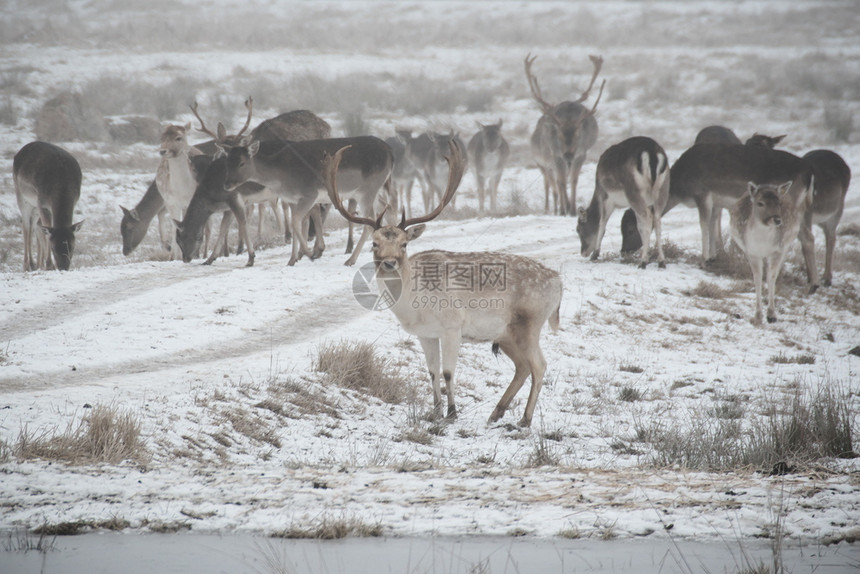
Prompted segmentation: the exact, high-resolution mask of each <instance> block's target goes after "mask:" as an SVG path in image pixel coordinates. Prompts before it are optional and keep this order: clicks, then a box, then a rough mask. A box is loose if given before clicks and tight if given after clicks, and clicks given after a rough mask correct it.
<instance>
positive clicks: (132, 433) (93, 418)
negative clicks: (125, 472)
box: [12, 405, 149, 464]
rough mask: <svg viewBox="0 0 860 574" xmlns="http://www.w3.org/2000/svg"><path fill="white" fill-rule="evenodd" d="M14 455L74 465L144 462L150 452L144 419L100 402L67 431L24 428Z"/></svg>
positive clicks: (13, 452)
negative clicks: (143, 431) (143, 436)
mask: <svg viewBox="0 0 860 574" xmlns="http://www.w3.org/2000/svg"><path fill="white" fill-rule="evenodd" d="M12 454H14V455H15V456H17V457H19V458H24V459H30V458H41V459H44V460H58V461H63V462H68V463H72V464H90V463H98V462H107V463H110V464H118V463H120V462H122V461H124V460H130V461H134V462H137V463H144V462H146V461H147V460H148V459H149V453H148V452H147V450H146V446H145V444H144V442H143V440H142V439H141V436H140V420H139V419H138V418H137V416H136V415H134V414H133V413H131V412H130V411H126V410H122V409H119V408H117V407H115V406H104V405H96V406H95V407H93V408H92V410H90V412H89V413H88V414H86V415H84V416H83V417H82V418H81V420H80V422H79V423H78V426H77V427H74V426H73V423H71V422H70V423H69V425H68V427H67V428H66V430H65V431H63V432H57V429H56V428H53V429H45V430H42V431H40V432H37V433H31V432H30V431H29V430H28V429H27V428H26V427H25V428H24V429H22V430H21V432H20V434H19V436H18V442H17V444H15V445H14V447H13V448H12Z"/></svg>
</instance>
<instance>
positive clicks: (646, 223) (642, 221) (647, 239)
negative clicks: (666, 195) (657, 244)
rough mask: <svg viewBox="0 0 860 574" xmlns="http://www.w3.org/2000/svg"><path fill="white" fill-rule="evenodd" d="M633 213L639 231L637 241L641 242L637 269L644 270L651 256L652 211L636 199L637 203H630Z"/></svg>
mask: <svg viewBox="0 0 860 574" xmlns="http://www.w3.org/2000/svg"><path fill="white" fill-rule="evenodd" d="M631 203H634V205H631V207H632V208H633V213H634V214H635V215H636V228H637V229H638V230H639V240H640V241H641V242H642V253H641V254H640V255H639V268H640V269H645V267H647V266H648V259H649V256H650V255H651V227H652V226H653V219H654V217H653V211H652V210H651V208H650V207H648V206H646V205H645V202H644V201H642V200H641V199H638V198H637V201H635V202H631Z"/></svg>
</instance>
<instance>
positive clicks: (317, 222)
mask: <svg viewBox="0 0 860 574" xmlns="http://www.w3.org/2000/svg"><path fill="white" fill-rule="evenodd" d="M310 216H311V219H313V221H314V229H316V234H315V235H316V237H315V238H314V250H313V253H312V254H311V259H312V260H313V259H319V258H320V257H321V256H322V254H323V251H325V239H324V238H323V227H322V226H323V223H322V214H321V213H320V210H319V205H316V206H314V208H313V209H311V212H310ZM350 226H352V224H351V223H350Z"/></svg>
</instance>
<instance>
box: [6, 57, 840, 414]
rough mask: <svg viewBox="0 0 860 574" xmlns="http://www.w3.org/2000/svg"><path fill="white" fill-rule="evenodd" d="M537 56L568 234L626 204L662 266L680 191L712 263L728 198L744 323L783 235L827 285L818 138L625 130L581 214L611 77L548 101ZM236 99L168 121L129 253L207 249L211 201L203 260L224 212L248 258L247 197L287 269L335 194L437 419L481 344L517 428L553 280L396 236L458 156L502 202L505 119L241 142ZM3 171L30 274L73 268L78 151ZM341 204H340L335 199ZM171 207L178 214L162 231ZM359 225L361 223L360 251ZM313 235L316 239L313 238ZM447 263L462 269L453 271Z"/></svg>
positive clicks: (625, 231)
mask: <svg viewBox="0 0 860 574" xmlns="http://www.w3.org/2000/svg"><path fill="white" fill-rule="evenodd" d="M534 62H535V58H534V57H531V56H530V55H529V56H527V57H526V59H525V61H524V65H525V73H526V77H527V79H528V83H529V87H530V89H531V93H532V95H533V97H534V99H535V101H536V102H537V103H538V104H539V105H540V107H541V110H542V112H543V115H542V116H541V117H540V119H539V120H538V123H537V126H536V128H535V130H534V133H533V134H532V136H531V148H532V152H533V157H534V160H535V162H536V163H537V165H538V168H539V169H540V172H541V173H542V175H543V180H544V192H545V209H546V211H547V212H549V210H550V197H552V206H553V211H554V212H555V213H557V214H561V215H573V214H574V213H576V214H577V215H578V222H577V227H576V229H577V233H578V235H579V237H580V241H581V252H582V255H583V256H585V257H591V259H597V258H598V257H599V254H600V244H601V241H602V239H603V235H604V233H605V231H606V224H607V221H608V220H609V217H610V215H611V214H612V212H613V211H614V210H615V209H616V208H628V209H627V212H625V214H624V217H623V218H622V235H623V244H622V251H628V252H633V251H635V250H637V249H639V248H640V247H641V248H642V250H641V258H640V267H643V268H644V267H645V266H646V265H647V263H648V262H649V258H650V254H649V251H650V246H649V242H650V236H651V231H652V229H653V231H654V233H655V235H656V238H655V239H656V249H657V261H658V264H659V266H660V267H665V258H664V255H663V250H662V240H661V218H662V216H663V215H664V214H665V213H666V212H667V211H669V210H670V209H671V208H672V207H674V206H675V205H677V204H678V203H684V204H686V205H690V206H695V207H696V208H697V209H698V212H699V221H700V225H701V232H702V256H703V260H704V262H705V263H706V264H707V263H708V262H709V261H711V260H712V259H713V258H714V257H715V256H716V254H717V251H718V250H719V249H721V248H722V246H723V243H722V237H721V228H720V214H721V211H722V209H723V208H725V209H729V210H730V214H731V234H732V238H733V240H734V241H735V243H737V245H738V246H739V247H740V248H741V249H742V250H743V251H744V252H745V253H746V255H747V258H748V260H749V262H750V266H751V268H752V273H753V278H754V281H755V289H756V310H755V316H754V319H753V321H754V323H756V324H759V323H761V322H762V315H763V313H762V281H763V271H764V267H765V265H766V266H767V281H768V307H767V314H766V317H767V320H768V322H772V321H775V320H776V312H775V305H774V290H775V285H774V283H775V280H776V277H777V275H778V274H779V272H780V268H781V266H782V263H783V260H784V259H785V256H786V252H787V248H788V246H789V245H790V244H791V243H792V242H793V240H794V238H795V237H799V238H800V241H801V246H802V250H803V254H804V257H805V260H806V268H807V274H808V279H809V284H810V291H814V290H815V289H816V288H817V287H818V284H819V279H818V271H817V268H816V263H815V251H814V244H813V235H812V225H813V224H818V225H820V226H821V227H822V229H823V230H824V234H825V238H826V262H825V271H824V277H823V282H824V284H825V285H829V284H830V282H831V280H832V256H833V247H834V244H835V232H836V226H837V224H838V223H839V219H840V217H841V215H842V210H843V205H844V200H845V195H846V192H847V189H848V185H849V182H850V177H851V172H850V169H849V168H848V166H847V165H846V164H845V162H844V161H843V160H842V158H841V157H839V156H838V155H837V154H835V153H834V152H832V151H828V150H815V151H812V152H810V153H808V154H807V155H805V156H804V157H803V158H800V157H797V156H795V155H792V154H790V153H788V152H785V151H781V150H776V149H774V146H775V145H776V144H777V143H778V142H779V140H780V139H781V137H779V138H769V137H766V136H760V135H755V136H753V137H752V138H750V139H749V140H748V141H747V142H746V143H745V144H744V143H741V141H740V140H739V139H738V138H737V136H735V134H734V133H733V132H732V131H731V130H729V129H727V128H724V127H721V126H711V127H708V128H705V129H704V130H702V131H701V132H700V133H699V136H698V137H697V139H696V142H695V144H694V145H693V146H692V147H691V148H690V149H688V150H687V151H686V152H684V153H683V154H682V155H681V156H680V157H679V158H678V160H677V161H676V162H675V163H674V164H673V165H672V166H671V168H670V166H669V160H668V157H667V156H666V152H665V151H664V150H663V148H662V147H661V146H660V145H659V144H658V143H657V142H656V141H654V140H653V139H651V138H649V137H642V136H640V137H632V138H629V139H626V140H624V141H622V142H620V143H618V144H616V145H613V146H610V147H609V148H608V149H606V150H605V151H604V152H603V154H602V155H601V156H600V159H599V161H598V163H597V172H596V178H595V189H594V194H593V196H592V199H591V202H590V203H589V205H588V206H587V207H580V208H579V209H578V210H577V209H576V204H577V201H576V187H577V180H578V178H579V173H580V170H581V168H582V165H583V162H584V160H585V157H586V154H587V152H588V151H589V149H590V148H591V147H592V146H593V145H594V144H595V142H596V141H597V134H598V127H597V120H596V109H597V105H598V103H599V101H600V98H601V96H602V94H603V89H604V86H605V83H606V82H605V80H604V81H603V83H602V84H601V86H600V91H599V94H598V96H597V98H596V99H595V102H594V104H593V105H592V106H591V108H590V109H589V108H587V107H586V106H585V105H584V102H585V101H586V100H587V99H588V97H589V95H590V92H591V90H592V88H593V86H594V83H595V80H596V79H597V77H598V75H599V73H600V70H601V67H602V64H603V59H602V58H601V57H597V56H591V62H592V66H593V73H592V76H591V81H590V83H589V85H588V87H587V88H586V89H585V90H584V91H583V92H582V94H581V95H580V97H579V98H578V99H577V100H575V101H564V102H561V103H559V104H552V103H549V102H547V101H546V100H545V99H544V98H543V96H542V93H541V89H540V86H539V84H538V80H537V77H536V76H535V75H534V73H533V72H532V65H533V64H534ZM245 105H246V108H247V109H248V118H247V120H246V122H245V125H244V127H243V128H242V129H241V130H240V131H239V132H238V133H237V134H235V135H228V134H227V133H226V130H225V128H224V126H223V125H222V124H220V123H219V124H218V127H217V129H216V131H215V132H213V131H211V130H209V128H207V127H206V125H205V123H204V122H203V120H202V119H201V118H200V116H199V115H198V113H197V105H196V103H195V104H194V105H192V107H191V108H192V111H193V112H194V115H195V116H196V117H197V119H198V120H199V121H200V126H201V127H200V130H201V131H202V132H204V133H206V134H208V135H210V136H211V137H212V138H213V139H212V140H210V141H207V142H204V143H202V144H197V145H193V146H192V145H191V144H189V143H188V135H189V132H190V130H191V125H190V123H189V124H186V125H184V126H178V125H172V126H168V127H167V128H166V129H165V130H164V132H163V135H162V142H161V148H160V153H161V155H162V158H163V159H162V161H161V164H160V166H159V168H158V172H157V175H156V178H155V180H154V181H153V182H152V184H151V185H150V186H149V188H148V189H147V191H146V193H145V195H144V196H143V198H142V199H141V200H140V202H139V203H138V204H137V205H136V206H135V207H134V208H133V209H127V208H124V207H123V208H122V211H123V218H122V222H121V225H120V230H121V234H122V239H123V253H124V254H126V255H128V254H129V253H131V251H132V250H134V248H135V247H136V246H137V245H138V244H139V243H140V242H141V240H142V239H143V237H144V235H145V234H146V231H147V229H148V227H149V225H150V222H151V221H152V219H153V218H155V217H156V216H157V217H158V219H159V224H158V228H159V233H160V234H161V238H162V243H163V244H165V245H166V246H167V247H168V248H169V250H170V253H171V254H172V256H178V255H180V254H181V257H182V259H183V260H184V261H186V262H188V261H191V259H192V258H193V257H195V256H196V255H197V254H198V253H199V252H200V249H201V247H203V249H204V253H205V251H207V250H208V235H209V226H208V221H209V219H210V216H211V215H212V214H213V213H215V212H223V214H224V215H223V217H222V220H221V227H220V230H219V235H218V238H217V239H216V241H215V247H214V249H212V251H211V253H210V254H209V256H208V258H207V259H206V260H205V263H206V264H210V263H212V262H213V261H214V260H215V258H216V257H218V255H219V254H222V253H225V252H226V250H227V231H228V229H229V227H230V224H231V222H232V218H233V217H235V218H236V220H237V223H238V226H239V235H240V248H241V245H242V244H244V246H245V247H246V249H247V251H248V262H247V265H248V266H251V265H253V263H254V257H255V254H254V243H253V242H252V241H251V239H250V234H249V232H248V228H247V225H246V221H247V218H246V205H249V204H258V205H259V206H260V217H261V219H262V214H263V211H262V210H263V205H270V206H272V208H273V210H274V212H275V215H276V217H277V218H278V221H279V223H282V225H283V230H284V234H285V238H286V239H287V240H290V241H291V244H292V253H291V257H290V260H289V263H288V264H289V265H294V264H295V263H296V262H297V261H298V260H299V259H300V258H301V257H303V256H308V257H309V258H312V259H313V258H317V257H319V256H320V255H321V254H322V252H323V250H324V249H325V243H324V239H323V235H324V234H323V232H322V229H323V227H322V225H323V218H324V216H325V214H326V209H325V207H324V205H325V204H331V205H333V206H334V207H335V209H336V210H337V211H338V212H339V213H340V214H341V215H343V216H344V217H345V218H346V219H347V221H349V223H350V230H349V234H350V235H349V241H348V244H347V252H348V253H350V252H351V255H350V257H349V259H348V260H347V262H346V263H347V264H348V265H352V264H354V263H355V261H356V259H357V257H358V255H359V254H360V252H361V249H362V246H363V245H364V243H365V241H366V240H367V239H368V238H371V241H372V245H373V247H372V252H373V258H374V262H375V265H376V274H377V278H378V279H379V281H380V282H381V283H380V284H381V285H382V284H384V282H385V281H387V280H390V279H392V278H395V277H396V278H398V280H399V281H400V282H401V283H402V288H401V289H400V293H401V296H400V297H399V298H398V299H397V300H396V301H394V302H393V305H392V307H391V308H392V310H393V312H394V314H395V315H396V317H397V318H398V320H399V321H400V323H401V324H402V326H403V328H404V330H405V331H407V332H408V333H410V334H412V335H415V336H417V337H418V339H419V341H420V343H421V346H422V348H423V350H424V354H425V358H426V361H427V366H428V369H429V371H430V377H431V381H432V385H433V396H434V409H435V412H436V414H437V415H438V416H443V414H444V413H443V406H442V387H441V382H442V380H444V381H445V388H446V389H447V403H448V405H447V416H449V417H453V416H455V415H456V412H457V409H456V404H455V399H454V372H455V367H456V363H457V356H458V353H459V347H460V344H461V342H462V341H464V340H465V341H489V342H492V344H493V350H494V352H498V351H499V350H501V351H503V352H504V353H505V354H506V355H508V356H509V357H510V358H511V360H512V361H513V362H514V365H515V374H514V377H513V380H512V381H511V383H510V384H509V386H508V388H507V390H506V391H505V393H504V394H503V396H502V398H501V400H500V401H499V403H498V405H497V406H496V408H495V410H494V411H493V413H492V415H491V416H490V419H489V420H490V422H493V421H496V420H498V419H499V418H500V417H501V416H502V415H503V414H504V412H505V410H507V408H508V407H509V406H510V403H511V401H512V399H513V397H514V396H515V395H516V393H517V392H518V391H519V389H520V388H521V387H522V385H523V383H524V382H525V380H526V378H528V376H529V374H531V377H532V385H531V391H530V394H529V398H528V401H527V403H526V407H525V410H524V414H523V417H522V419H521V420H520V424H521V425H523V426H528V425H530V424H531V420H532V416H533V413H534V408H535V405H536V403H537V398H538V394H539V393H540V389H541V385H542V381H543V375H544V372H545V370H546V361H545V360H544V357H543V354H542V352H541V349H540V344H539V339H540V333H541V330H542V328H543V325H544V324H545V323H547V322H549V323H550V325H551V326H552V327H553V329H557V328H558V325H559V310H560V304H561V296H562V283H561V279H560V277H559V274H558V273H557V272H555V271H553V270H551V269H549V268H547V267H545V266H543V265H541V264H540V263H538V262H536V261H534V260H532V259H529V258H526V257H521V256H517V255H511V254H505V253H453V252H445V251H425V252H422V253H418V254H414V255H412V256H408V255H407V252H406V248H407V245H408V243H409V242H410V241H412V240H413V239H416V238H418V237H419V236H420V235H421V234H422V233H423V231H424V229H425V223H426V222H427V221H430V220H432V219H434V218H436V217H437V216H438V215H439V214H440V213H441V212H442V211H443V209H444V208H445V207H446V206H447V205H448V204H449V203H453V202H454V200H455V191H456V190H457V188H458V186H459V184H460V180H461V178H462V176H463V173H464V172H465V170H466V166H467V165H471V166H472V167H473V169H474V171H475V176H476V181H477V191H478V203H479V209H480V210H481V211H483V210H484V205H485V199H486V197H485V196H488V199H489V207H490V209H491V210H495V209H496V206H497V192H498V185H499V180H500V178H501V175H502V172H503V170H504V168H505V165H506V162H507V159H508V156H509V154H510V148H509V146H508V143H507V141H506V140H505V138H504V137H503V136H502V133H501V128H502V121H501V120H499V122H498V123H496V124H491V125H479V127H480V129H479V131H478V132H477V133H476V134H475V136H474V137H473V138H472V139H471V140H470V141H469V143H468V146H464V145H463V142H462V141H460V139H459V137H458V136H457V135H456V134H455V133H454V132H451V133H448V134H440V133H435V132H429V133H425V134H422V135H420V136H418V137H413V136H412V134H411V132H408V131H398V132H397V136H396V137H394V138H389V139H388V140H385V141H383V140H381V139H379V138H376V137H373V136H358V137H348V138H331V128H330V126H329V124H328V123H326V122H325V121H324V120H322V119H321V118H319V117H317V116H316V115H314V114H313V113H311V112H309V111H305V110H300V111H294V112H288V113H285V114H281V115H280V116H277V117H275V118H271V119H269V120H266V121H264V122H263V123H261V124H260V125H259V126H257V127H256V128H254V129H253V130H252V131H251V132H250V133H249V134H248V135H247V136H243V134H244V132H245V131H246V130H247V128H248V127H249V125H250V121H251V115H252V110H253V101H252V100H251V98H249V99H248V101H246V102H245ZM467 156H468V159H467ZM13 179H14V183H15V189H16V194H17V199H18V204H19V206H20V209H21V214H22V222H23V223H22V227H23V234H24V245H25V248H24V270H25V271H27V270H30V269H35V268H37V266H38V268H41V269H48V268H52V267H53V266H54V262H53V261H52V254H53V259H54V261H55V262H56V267H57V268H59V269H68V268H69V265H70V262H71V257H72V253H73V250H74V244H75V232H76V231H77V230H78V229H79V228H80V225H81V223H82V222H78V223H74V224H73V223H72V213H73V210H74V206H75V203H76V201H77V200H78V198H79V196H80V186H81V170H80V167H79V165H78V163H77V161H76V160H75V159H74V158H73V157H72V156H71V155H70V154H69V153H67V152H66V151H64V150H62V149H61V148H59V147H57V146H54V145H52V144H48V143H44V142H32V143H29V144H27V145H25V146H24V147H23V148H22V149H21V150H20V151H19V152H18V153H17V155H16V156H15V159H14V163H13ZM416 180H417V181H418V182H419V184H420V186H421V188H422V199H423V205H424V215H421V216H418V217H413V216H412V202H411V191H412V187H413V183H414V182H415V181H416ZM568 182H569V183H570V192H568V189H567V188H568ZM343 200H347V205H346V206H345V205H344V203H343ZM278 201H280V202H281V204H282V211H283V217H282V218H281V216H280V215H279V212H278V209H277V205H278ZM398 206H402V208H400V209H398ZM398 211H400V214H401V216H400V220H399V222H398V221H397V214H398ZM165 212H166V213H169V215H170V218H171V219H172V220H173V223H174V225H175V232H174V233H171V234H169V240H167V241H165V233H166V232H165V224H166V223H167V221H165V218H164V214H165ZM359 214H360V215H359ZM36 224H38V226H39V227H40V228H41V229H42V230H43V231H44V233H37V234H36V245H37V262H36V263H34V261H33V259H32V252H31V243H32V239H31V237H32V230H33V226H34V225H36ZM353 224H356V225H360V226H362V228H363V231H362V234H361V237H360V239H359V240H358V243H357V244H355V246H354V248H353V241H352V236H353V228H352V225H353ZM312 236H315V237H314V246H313V249H311V248H310V247H309V245H308V243H309V241H310V239H311V237H312ZM464 270H471V272H472V273H475V270H477V275H476V276H471V277H469V278H468V279H470V280H471V282H468V281H467V282H465V283H464V282H463V278H464V276H463V275H462V274H463V272H464ZM449 272H451V273H453V272H458V273H460V275H459V276H457V277H455V276H453V275H452V276H451V277H448V276H446V273H449ZM448 279H450V280H451V286H450V288H449V286H448V284H447V283H446V281H447V280H448ZM440 281H441V283H440ZM458 281H459V282H458ZM455 284H456V286H457V287H456V288H455V287H454V285H455ZM464 286H465V287H464ZM485 288H486V289H485ZM440 289H441V292H440ZM428 294H432V295H434V296H438V295H440V294H441V295H444V296H445V297H447V298H448V300H447V301H446V304H445V305H444V306H443V305H430V306H428V305H427V304H426V301H427V300H428ZM466 297H468V298H470V299H472V300H474V299H475V298H476V297H477V298H483V299H486V298H488V297H493V298H494V301H495V304H494V305H493V306H492V307H489V308H488V307H487V306H483V305H470V304H469V303H470V302H473V301H466V300H465V299H464V298H466Z"/></svg>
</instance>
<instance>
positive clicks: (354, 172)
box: [224, 136, 395, 265]
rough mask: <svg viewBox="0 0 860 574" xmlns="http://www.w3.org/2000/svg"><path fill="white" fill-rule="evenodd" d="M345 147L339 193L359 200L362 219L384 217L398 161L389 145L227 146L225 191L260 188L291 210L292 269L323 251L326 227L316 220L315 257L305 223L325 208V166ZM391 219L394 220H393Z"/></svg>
mask: <svg viewBox="0 0 860 574" xmlns="http://www.w3.org/2000/svg"><path fill="white" fill-rule="evenodd" d="M344 146H350V148H349V152H348V153H347V154H346V155H345V158H344V167H343V170H344V171H345V175H346V177H343V178H342V182H341V183H342V184H343V186H344V189H343V190H342V191H341V193H343V194H344V195H346V196H347V197H348V198H349V199H355V200H356V201H357V202H358V206H359V209H360V210H361V213H362V214H365V215H377V214H382V213H383V212H384V211H386V209H385V206H380V205H379V203H380V202H383V201H384V200H385V199H388V195H387V194H382V193H381V191H382V189H383V186H384V185H385V184H386V182H387V180H388V177H389V175H390V174H391V169H392V166H393V165H394V156H393V155H392V153H391V148H390V147H388V144H386V143H385V142H384V141H382V140H381V139H379V138H376V137H373V136H359V137H351V138H334V139H324V140H311V141H303V142H289V141H269V142H260V141H256V140H252V139H250V138H246V139H243V140H242V141H241V142H239V145H235V146H225V152H226V153H227V177H226V180H225V182H224V187H225V188H226V189H227V190H235V189H236V188H238V186H240V185H242V184H243V183H245V182H248V181H251V182H256V183H259V184H261V185H264V186H265V187H267V188H269V189H270V190H272V191H273V192H274V193H276V194H278V196H279V197H280V198H281V199H282V200H283V201H284V202H285V203H287V204H289V205H290V208H291V217H292V227H293V233H294V235H295V236H297V237H294V238H293V243H292V255H291V257H290V261H289V263H288V265H295V263H296V261H298V260H299V258H300V257H301V256H302V255H308V256H309V257H310V258H311V259H315V258H317V257H319V256H320V255H322V252H323V250H324V249H325V241H324V239H323V233H322V222H321V221H316V218H315V220H314V221H315V224H316V225H317V230H318V231H317V235H316V242H315V244H314V250H313V251H311V250H310V249H309V248H308V244H307V237H306V236H305V235H304V233H302V232H300V230H301V229H302V228H301V222H302V219H303V218H304V217H305V215H306V214H307V213H308V212H309V211H310V210H311V208H312V207H313V206H314V205H316V204H318V203H323V202H326V203H327V197H326V196H325V195H324V192H325V182H324V181H323V179H322V175H321V168H322V161H323V158H324V156H325V154H326V153H329V154H332V153H334V152H335V151H337V150H338V149H340V148H342V147H344ZM389 217H395V216H394V215H393V214H390V215H389ZM347 219H349V218H347ZM369 235H370V231H369V230H368V229H366V228H365V229H364V231H363V232H362V234H361V237H360V238H359V240H358V244H357V245H356V248H355V249H354V250H353V253H352V255H351V256H350V257H349V259H347V261H346V265H353V264H354V263H355V261H356V260H357V259H358V256H359V254H360V253H361V248H362V246H363V245H364V242H365V241H366V240H367V237H368V236H369ZM296 239H298V241H296Z"/></svg>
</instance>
